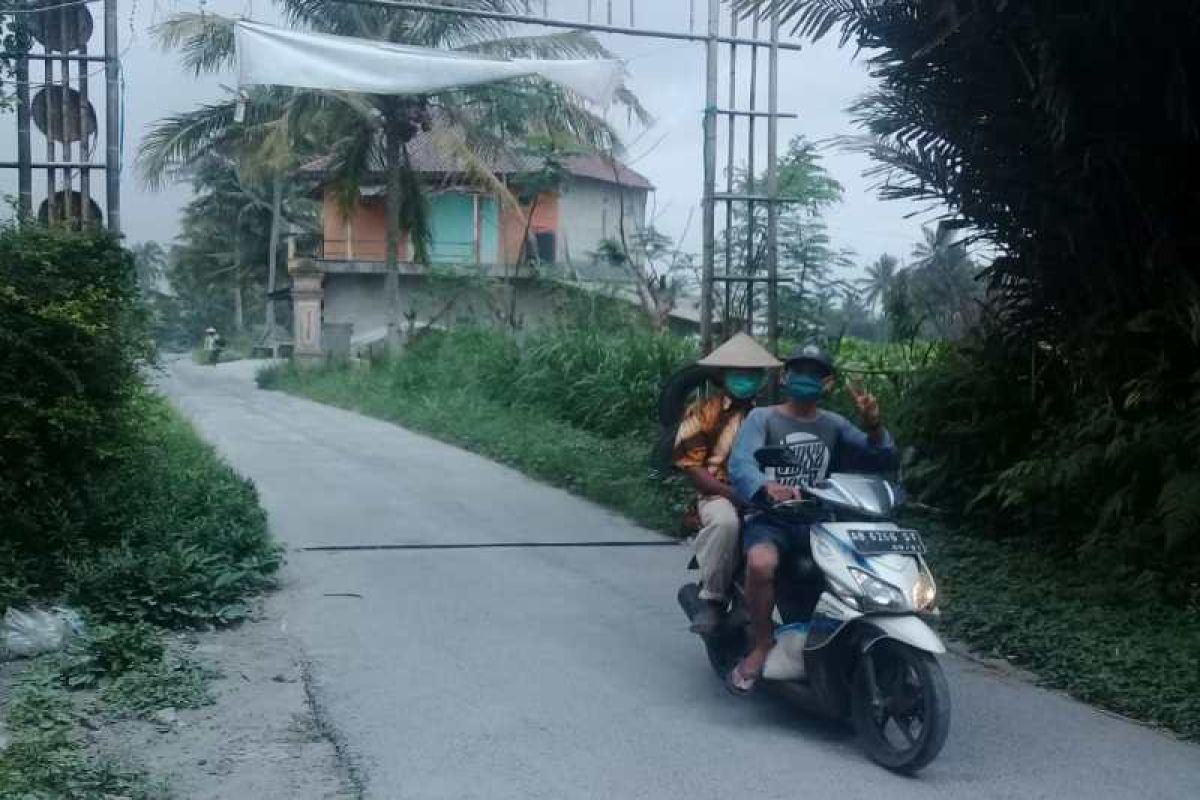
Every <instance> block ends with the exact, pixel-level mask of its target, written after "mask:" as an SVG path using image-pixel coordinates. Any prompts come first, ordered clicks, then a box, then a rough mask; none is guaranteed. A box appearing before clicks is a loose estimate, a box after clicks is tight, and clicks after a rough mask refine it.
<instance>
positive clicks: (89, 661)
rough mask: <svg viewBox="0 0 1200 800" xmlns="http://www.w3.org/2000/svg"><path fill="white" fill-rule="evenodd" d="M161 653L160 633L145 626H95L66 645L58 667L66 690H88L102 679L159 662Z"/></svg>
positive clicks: (156, 629)
mask: <svg viewBox="0 0 1200 800" xmlns="http://www.w3.org/2000/svg"><path fill="white" fill-rule="evenodd" d="M165 653H166V649H165V647H164V646H163V642H162V634H161V632H160V631H159V629H158V628H156V627H154V626H153V625H150V624H149V623H145V622H133V623H129V622H117V623H107V624H106V623H98V624H95V625H92V626H90V627H89V628H88V629H87V634H86V636H85V637H84V638H83V639H82V640H80V641H75V642H72V643H71V644H70V645H69V646H68V648H67V649H66V651H65V652H64V653H63V654H62V656H61V658H60V659H59V662H58V667H59V670H60V672H61V674H62V678H63V680H64V682H65V683H66V685H67V687H68V688H70V689H81V688H91V687H93V686H95V685H96V684H97V683H98V682H99V681H100V679H101V678H103V677H106V676H113V675H122V674H124V673H126V672H128V671H129V670H131V669H137V668H139V667H143V666H145V665H147V664H153V663H155V662H158V661H161V660H162V659H163V656H164V655H165Z"/></svg>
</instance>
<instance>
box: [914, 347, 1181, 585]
mask: <svg viewBox="0 0 1200 800" xmlns="http://www.w3.org/2000/svg"><path fill="white" fill-rule="evenodd" d="M1001 341H1002V340H1001V339H1000V338H999V337H998V336H986V335H985V336H981V337H979V338H978V339H976V340H973V341H970V342H966V343H963V344H960V345H958V346H956V347H954V348H951V349H950V350H949V351H948V353H947V356H946V358H944V359H943V360H942V361H940V362H939V363H938V364H937V365H936V366H935V367H934V368H933V369H931V370H930V371H929V372H928V373H927V374H925V375H924V376H923V379H922V380H921V381H919V382H917V383H915V384H914V385H913V386H912V387H911V392H910V394H909V396H908V398H907V401H906V408H907V420H908V424H909V432H910V434H911V436H912V438H913V440H914V441H915V443H917V444H918V445H919V446H920V448H921V450H922V455H923V458H922V459H921V461H920V462H919V464H918V466H917V468H916V469H915V470H914V472H913V473H912V476H911V477H912V478H913V479H914V481H915V482H916V485H917V486H918V487H919V488H920V489H921V491H922V493H923V494H924V496H925V497H926V498H927V499H929V500H930V501H931V502H935V503H937V504H939V505H943V506H945V507H948V508H954V509H962V510H963V511H964V512H965V513H966V515H967V519H968V521H969V523H970V524H971V525H972V527H974V528H975V529H976V530H978V531H980V532H983V533H991V534H993V535H1004V536H1012V535H1017V534H1022V535H1028V536H1032V537H1035V538H1036V539H1037V540H1039V541H1043V542H1049V543H1052V544H1053V545H1055V546H1057V548H1058V549H1059V556H1058V557H1059V558H1061V559H1069V560H1071V561H1073V562H1074V563H1073V567H1072V568H1073V569H1074V570H1076V571H1079V572H1081V573H1083V574H1086V575H1087V576H1089V577H1090V578H1091V579H1093V580H1094V581H1096V584H1095V585H1096V590H1097V593H1098V594H1100V595H1103V596H1104V597H1106V598H1109V599H1113V600H1123V601H1126V602H1141V601H1143V600H1144V599H1145V597H1146V596H1147V592H1150V593H1151V594H1152V595H1157V596H1159V597H1162V598H1163V599H1166V600H1169V601H1172V602H1175V603H1177V604H1186V603H1187V602H1188V600H1189V598H1191V599H1192V602H1194V601H1195V598H1198V597H1200V547H1198V546H1197V538H1196V536H1197V532H1198V530H1200V526H1198V525H1197V519H1198V516H1200V481H1198V480H1197V479H1196V473H1197V471H1198V470H1200V459H1198V457H1197V453H1198V452H1200V448H1198V445H1200V415H1197V414H1195V411H1194V409H1195V405H1194V404H1195V403H1196V400H1197V397H1198V395H1197V394H1195V393H1192V392H1189V393H1188V394H1185V395H1183V396H1181V397H1178V398H1176V399H1175V401H1174V402H1175V404H1176V408H1175V409H1174V410H1173V411H1171V410H1169V409H1168V408H1164V406H1165V404H1163V403H1161V401H1160V402H1159V403H1156V405H1157V406H1158V408H1157V409H1156V413H1146V411H1145V410H1144V409H1143V408H1140V407H1139V403H1140V401H1141V398H1139V396H1138V395H1136V394H1135V393H1134V392H1135V387H1131V389H1130V390H1129V391H1128V392H1126V393H1123V394H1121V395H1118V396H1116V397H1114V398H1112V399H1111V400H1107V399H1106V400H1104V401H1099V402H1098V401H1097V400H1096V399H1095V398H1090V397H1075V396H1072V390H1073V389H1076V390H1077V388H1078V386H1077V385H1076V386H1075V387H1073V386H1072V385H1070V383H1069V381H1070V377H1069V376H1067V375H1064V374H1062V373H1061V372H1057V365H1056V364H1055V362H1054V359H1053V355H1052V354H1051V353H1047V352H1045V351H1044V350H1041V349H1037V350H1032V351H1026V352H1013V351H1011V350H1008V349H1004V348H1002V346H1001V344H1000V342H1001ZM1042 370H1051V371H1056V372H1057V374H1056V375H1053V376H1045V377H1042V378H1041V379H1040V380H1039V379H1037V378H1035V377H1034V376H1037V375H1040V374H1041V371H1042ZM1031 372H1032V375H1031ZM1048 384H1049V385H1048ZM1064 384H1065V385H1064Z"/></svg>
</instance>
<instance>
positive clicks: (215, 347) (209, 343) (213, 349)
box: [204, 326, 225, 364]
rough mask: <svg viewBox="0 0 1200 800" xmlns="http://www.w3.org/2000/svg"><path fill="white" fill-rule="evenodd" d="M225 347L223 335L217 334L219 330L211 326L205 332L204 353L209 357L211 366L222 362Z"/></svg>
mask: <svg viewBox="0 0 1200 800" xmlns="http://www.w3.org/2000/svg"><path fill="white" fill-rule="evenodd" d="M224 347H225V343H224V342H222V341H221V334H219V333H217V329H216V328H214V327H212V326H209V327H208V328H207V329H205V331H204V353H205V355H207V356H208V363H209V364H216V363H217V362H218V361H220V360H221V350H222V349H223V348H224Z"/></svg>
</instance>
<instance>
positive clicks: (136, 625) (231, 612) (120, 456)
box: [0, 393, 281, 798]
mask: <svg viewBox="0 0 1200 800" xmlns="http://www.w3.org/2000/svg"><path fill="white" fill-rule="evenodd" d="M128 416H129V418H130V421H131V424H130V425H129V431H128V434H127V435H126V436H125V438H124V440H123V441H122V442H121V444H120V445H119V446H118V447H117V448H116V449H115V450H114V451H113V452H111V453H109V454H108V455H107V458H106V465H105V467H104V468H103V469H102V470H101V471H100V472H98V473H97V474H95V475H93V476H92V481H91V482H90V484H89V486H88V491H87V503H86V506H85V508H83V509H79V510H76V512H75V513H76V514H78V515H79V516H80V518H79V519H74V520H73V523H74V524H75V526H76V527H77V528H78V530H79V531H81V532H82V533H83V535H81V536H80V537H79V538H78V539H76V540H74V541H72V542H71V543H70V546H69V547H67V548H66V549H65V550H64V551H63V552H58V553H53V554H51V555H50V556H49V557H44V556H43V557H40V558H38V559H31V558H29V557H27V556H25V555H23V554H22V553H20V552H18V551H16V550H15V549H13V548H11V547H10V548H7V549H0V575H2V576H5V577H4V578H3V579H2V580H0V607H3V606H7V605H16V606H21V605H28V604H30V603H37V602H42V603H44V602H49V601H61V600H65V601H66V603H67V604H68V605H71V606H73V607H75V608H77V609H79V610H80V611H81V612H82V613H83V615H84V617H85V618H86V620H87V623H88V625H87V630H88V633H87V635H86V638H84V639H83V640H81V641H77V642H75V643H73V644H72V645H71V646H70V647H69V648H68V649H67V650H66V651H65V652H62V653H56V654H51V655H48V656H43V657H41V658H39V659H36V660H35V661H34V662H33V663H32V664H31V665H30V666H29V668H28V669H27V671H26V672H25V673H24V675H23V676H22V677H20V678H19V679H18V682H17V684H16V686H15V687H14V690H13V696H12V698H11V702H10V703H9V708H8V711H7V715H6V720H5V722H6V727H7V729H8V733H9V736H10V738H11V741H10V743H9V746H8V747H7V748H6V749H4V750H3V752H2V753H0V797H20V798H102V797H128V798H152V797H153V798H158V797H165V796H166V794H165V790H164V789H163V788H162V787H160V786H156V785H154V784H152V783H151V782H150V781H149V779H148V778H147V777H146V776H145V775H144V774H143V773H142V772H140V771H138V770H134V769H126V768H124V767H121V766H120V765H115V764H113V763H110V762H107V761H104V760H102V759H98V758H97V757H95V756H94V755H93V754H92V753H91V752H90V750H89V748H88V745H87V741H86V740H87V737H85V736H84V735H83V732H82V730H81V728H80V723H81V718H80V714H79V712H78V711H77V710H76V706H77V701H76V699H75V693H76V692H77V691H80V690H87V691H89V692H94V695H89V696H94V702H95V704H96V705H95V710H96V713H99V714H101V715H103V716H110V717H111V716H131V717H148V716H149V715H152V714H153V713H154V712H155V711H158V710H161V709H164V708H168V707H169V708H177V709H178V708H194V707H197V706H199V705H203V704H205V703H208V702H210V697H209V693H208V684H209V682H210V680H211V679H212V678H213V677H214V674H213V673H212V671H211V670H209V669H207V668H205V667H203V666H202V665H199V664H196V663H194V662H193V661H191V660H190V659H188V658H187V657H186V656H184V655H182V654H180V653H179V652H175V651H173V650H172V648H170V647H168V646H166V643H165V640H166V634H167V630H168V629H180V628H185V629H186V628H198V627H209V626H213V625H225V624H230V623H234V622H237V621H239V620H241V619H243V618H244V617H245V616H246V615H247V613H248V608H247V605H246V603H247V600H248V599H249V598H250V597H251V596H253V595H255V594H257V593H259V592H261V591H263V590H265V589H268V588H270V587H271V586H272V585H273V581H274V577H273V576H274V572H275V571H276V569H277V567H278V565H279V562H280V559H281V551H280V549H279V547H278V546H277V545H275V544H274V543H273V542H272V541H271V539H270V536H269V534H268V532H267V525H266V514H265V512H263V510H262V508H261V507H260V505H259V503H258V496H257V493H256V491H255V489H254V486H253V485H252V484H251V483H250V482H249V481H247V480H245V479H244V478H241V477H240V476H238V475H237V474H236V473H235V472H234V471H233V470H232V469H230V468H229V466H228V465H226V464H225V463H224V462H222V461H221V460H220V458H219V457H218V456H217V455H216V453H215V452H214V451H213V450H212V448H211V447H209V446H208V445H207V444H205V443H204V442H203V441H201V439H200V437H199V436H198V435H197V434H196V432H195V431H194V430H193V429H192V428H191V426H190V425H189V424H188V423H187V422H186V421H185V420H184V419H183V418H182V417H181V416H180V415H179V414H178V413H177V412H175V411H174V410H173V409H171V408H170V407H169V406H168V405H167V403H166V401H164V400H163V399H162V398H160V397H158V396H155V395H152V394H149V393H143V394H140V395H138V396H137V397H135V398H134V399H133V401H131V404H130V406H129V408H128Z"/></svg>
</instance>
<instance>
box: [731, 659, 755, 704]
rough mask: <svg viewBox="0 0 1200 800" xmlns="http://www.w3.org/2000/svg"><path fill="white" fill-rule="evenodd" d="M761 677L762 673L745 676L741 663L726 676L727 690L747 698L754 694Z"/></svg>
mask: <svg viewBox="0 0 1200 800" xmlns="http://www.w3.org/2000/svg"><path fill="white" fill-rule="evenodd" d="M761 677H762V672H758V673H757V674H754V675H745V674H743V673H742V662H740V661H739V662H738V663H737V666H735V667H734V668H733V669H731V670H729V674H728V675H726V676H725V688H726V689H728V690H729V693H730V694H734V695H737V696H738V697H746V696H747V695H749V694H752V693H753V692H754V689H755V688H756V687H757V686H758V681H759V679H760V678H761Z"/></svg>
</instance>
